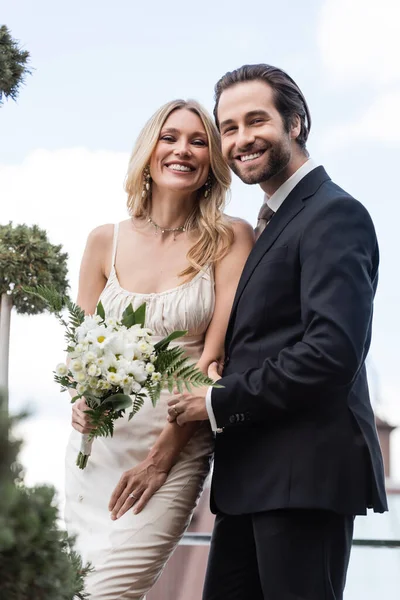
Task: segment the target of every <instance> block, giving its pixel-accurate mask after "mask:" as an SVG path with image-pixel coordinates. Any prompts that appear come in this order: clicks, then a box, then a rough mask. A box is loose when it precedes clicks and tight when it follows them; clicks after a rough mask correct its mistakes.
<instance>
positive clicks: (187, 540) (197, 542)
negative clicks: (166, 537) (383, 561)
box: [180, 532, 400, 548]
mask: <svg viewBox="0 0 400 600" xmlns="http://www.w3.org/2000/svg"><path fill="white" fill-rule="evenodd" d="M210 541H211V534H210V533H192V532H186V533H185V534H184V536H183V538H182V540H181V542H180V545H181V546H209V545H210ZM353 546H361V547H364V548H400V540H375V539H364V538H361V539H360V538H358V539H353Z"/></svg>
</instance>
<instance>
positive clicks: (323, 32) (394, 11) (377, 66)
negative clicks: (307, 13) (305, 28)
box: [318, 0, 400, 86]
mask: <svg viewBox="0 0 400 600" xmlns="http://www.w3.org/2000/svg"><path fill="white" fill-rule="evenodd" d="M399 23H400V3H399V2H398V0H379V2H378V1H377V0H351V1H350V0H327V1H326V2H325V4H324V6H323V7H322V9H321V12H320V18H319V27H318V44H319V48H320V52H321V57H322V61H323V63H324V67H325V69H326V70H327V71H326V77H327V79H331V82H332V85H335V84H336V83H347V84H351V85H353V86H356V85H358V84H359V83H360V82H362V83H364V82H365V83H368V84H370V85H372V86H379V85H381V84H389V83H395V82H398V81H399V80H400V69H399V67H398V56H399V54H400V37H399V35H398V27H399Z"/></svg>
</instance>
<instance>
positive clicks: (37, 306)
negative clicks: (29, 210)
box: [0, 223, 68, 394]
mask: <svg viewBox="0 0 400 600" xmlns="http://www.w3.org/2000/svg"><path fill="white" fill-rule="evenodd" d="M67 258H68V255H67V254H66V253H64V252H62V246H55V245H53V244H51V243H50V242H49V240H48V238H47V233H46V231H45V230H44V229H40V228H39V227H38V226H37V225H33V226H32V227H29V226H28V225H16V226H15V227H14V226H13V224H12V223H9V224H8V225H0V390H1V389H3V393H5V394H7V391H8V362H9V342H10V321H11V310H12V308H13V307H14V308H15V309H16V311H17V313H19V314H28V315H37V314H40V313H42V312H44V311H45V309H46V305H45V303H44V302H43V300H41V299H40V298H36V297H34V296H31V295H28V294H25V293H24V291H23V289H22V288H23V286H34V287H35V286H38V285H44V286H52V287H54V288H55V289H56V290H57V291H58V292H59V293H60V294H65V292H66V290H67V288H68V281H67Z"/></svg>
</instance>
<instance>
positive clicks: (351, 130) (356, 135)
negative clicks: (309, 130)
mask: <svg viewBox="0 0 400 600" xmlns="http://www.w3.org/2000/svg"><path fill="white" fill-rule="evenodd" d="M399 106H400V89H397V90H394V91H388V92H386V93H384V94H382V95H380V96H378V97H377V98H376V99H375V100H374V101H373V102H372V104H371V105H370V106H369V107H368V108H367V109H366V110H365V112H363V113H361V115H360V116H359V117H358V119H356V120H355V121H352V122H348V123H345V124H340V125H334V126H330V127H329V128H328V129H327V130H326V133H325V136H326V137H324V144H326V146H327V147H329V149H332V150H334V149H336V148H338V147H342V146H346V145H348V144H351V143H352V142H354V141H356V142H362V141H375V142H379V143H384V144H394V145H397V146H399V145H400V121H399V120H398V118H397V112H398V108H399Z"/></svg>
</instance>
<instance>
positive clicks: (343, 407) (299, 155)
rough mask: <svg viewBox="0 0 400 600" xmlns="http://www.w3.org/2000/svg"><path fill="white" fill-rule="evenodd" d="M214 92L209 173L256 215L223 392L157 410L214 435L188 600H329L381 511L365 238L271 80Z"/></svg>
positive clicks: (259, 73)
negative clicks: (219, 162) (366, 521)
mask: <svg viewBox="0 0 400 600" xmlns="http://www.w3.org/2000/svg"><path fill="white" fill-rule="evenodd" d="M215 91H216V104H215V110H214V114H215V118H216V122H217V125H218V127H219V129H220V132H221V140H222V149H223V153H224V155H225V158H226V160H227V161H228V162H229V165H230V167H231V168H232V170H233V171H234V172H235V173H236V175H238V177H240V179H241V180H242V181H244V182H245V183H247V184H255V183H258V184H259V185H260V187H261V189H262V190H263V192H264V193H265V199H264V204H263V206H262V208H261V211H260V215H259V221H258V225H257V230H256V233H257V235H258V236H259V237H258V241H257V242H256V245H255V247H254V249H253V251H252V253H251V254H250V257H249V259H248V261H247V264H246V266H245V268H244V271H243V274H242V277H241V280H240V282H239V287H238V290H237V293H236V297H235V301H234V305H233V308H232V313H231V316H230V322H229V326H228V331H227V336H226V343H225V364H224V370H223V376H222V379H220V382H219V383H220V384H221V385H222V386H223V387H220V388H213V389H209V390H203V389H202V390H200V391H197V392H195V393H194V394H193V395H189V394H182V395H179V396H176V397H174V398H173V399H172V400H171V402H170V409H169V414H170V419H173V418H175V417H176V416H177V422H178V423H179V424H183V423H185V422H186V421H191V420H202V419H209V420H210V422H211V425H212V427H213V429H214V430H215V431H217V434H216V444H215V463H214V473H213V479H212V489H211V504H212V510H213V512H215V513H216V520H215V528H214V532H213V538H212V543H211V549H210V558H209V565H208V570H207V576H206V583H205V589H204V596H203V599H204V600H250V599H251V600H297V599H299V600H300V599H301V600H339V599H342V598H343V589H344V585H345V579H346V571H347V566H348V561H349V555H350V548H351V540H352V534H353V521H354V516H355V515H362V514H365V513H366V509H367V508H373V509H374V510H375V511H377V512H383V511H385V510H387V504H386V497H385V488H384V475H383V466H382V458H381V452H380V448H379V442H378V438H377V434H376V429H375V424H374V416H373V412H372V409H371V404H370V399H369V394H368V385H367V377H366V371H365V364H364V363H365V358H366V355H367V353H368V349H369V345H370V339H371V323H372V310H373V300H374V294H375V290H376V285H377V279H378V261H379V254H378V245H377V240H376V235H375V231H374V226H373V224H372V221H371V218H370V216H369V214H368V212H367V211H366V209H365V208H364V207H363V206H362V204H360V203H359V202H358V201H357V200H355V199H354V198H352V197H351V196H350V195H349V194H348V193H346V192H345V191H344V190H342V189H341V188H340V187H338V186H337V185H336V184H335V183H333V182H332V181H331V179H330V178H329V176H328V175H327V173H326V171H325V170H324V168H323V167H322V166H317V165H316V164H315V163H314V162H313V161H312V160H311V159H310V158H309V155H308V152H307V149H306V142H307V137H308V133H309V129H310V123H311V119H310V114H309V110H308V107H307V103H306V101H305V98H304V96H303V94H302V93H301V91H300V89H299V88H298V86H297V85H296V83H295V82H294V81H293V80H292V79H291V78H290V77H289V76H288V75H287V74H286V73H284V72H283V71H282V70H280V69H278V68H275V67H272V66H270V65H264V64H261V65H250V66H244V67H241V68H240V69H237V70H235V71H233V72H231V73H227V74H226V75H224V76H223V77H222V78H221V79H220V81H219V82H218V83H217V85H216V88H215ZM210 374H212V375H214V378H215V379H217V378H218V375H217V374H216V371H215V370H213V371H212V372H210Z"/></svg>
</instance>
